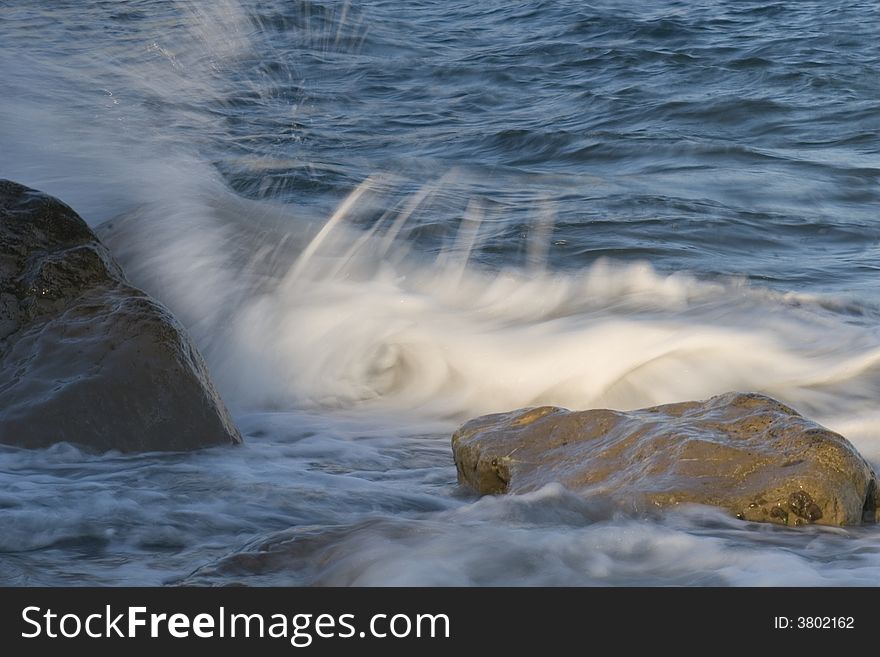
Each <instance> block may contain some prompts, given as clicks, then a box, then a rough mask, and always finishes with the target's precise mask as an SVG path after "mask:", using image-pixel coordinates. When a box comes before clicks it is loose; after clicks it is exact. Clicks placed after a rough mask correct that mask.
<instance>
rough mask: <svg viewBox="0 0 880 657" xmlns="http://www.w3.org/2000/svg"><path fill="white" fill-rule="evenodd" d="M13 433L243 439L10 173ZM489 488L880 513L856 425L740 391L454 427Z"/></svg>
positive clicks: (752, 515) (187, 345)
mask: <svg viewBox="0 0 880 657" xmlns="http://www.w3.org/2000/svg"><path fill="white" fill-rule="evenodd" d="M0 409H2V411H0V443H3V444H7V445H14V446H18V447H25V448H42V447H47V446H50V445H52V444H55V443H59V442H69V443H73V444H76V445H79V446H80V447H83V448H86V449H89V450H94V451H98V452H104V451H109V450H117V451H120V452H137V451H181V450H191V449H197V448H202V447H209V446H215V445H235V444H239V443H241V442H242V438H241V434H240V432H239V430H238V429H237V428H236V426H235V424H234V422H233V420H232V417H231V416H230V413H229V411H228V410H227V408H226V406H225V404H224V402H223V400H222V399H221V398H220V395H219V394H218V392H217V390H216V388H215V386H214V384H213V382H212V381H211V378H210V375H209V373H208V370H207V367H206V366H205V363H204V361H203V359H202V357H201V355H200V354H199V351H198V349H197V348H196V346H195V345H194V344H193V342H192V340H191V339H190V337H189V336H188V335H187V333H186V331H185V329H184V328H183V326H182V325H181V324H180V323H179V322H178V321H177V320H176V319H175V318H174V317H173V316H172V315H171V313H170V312H169V311H168V310H167V309H166V308H165V307H164V306H163V305H162V304H161V303H159V302H158V301H156V300H155V299H153V298H151V297H150V296H149V295H147V294H146V293H144V292H143V291H141V290H139V289H138V288H136V287H134V286H132V285H131V284H130V283H129V282H128V280H127V279H126V278H125V275H124V273H123V271H122V268H121V267H120V266H119V264H118V263H117V262H116V260H115V259H114V257H113V255H112V254H111V253H110V252H109V251H108V249H107V248H106V247H105V245H104V244H103V243H102V242H101V241H100V239H99V238H98V237H97V236H96V235H95V233H94V232H93V231H92V230H91V229H90V228H89V227H88V225H87V224H86V222H85V221H83V219H82V218H81V217H79V215H77V214H76V212H74V210H72V209H71V208H70V207H69V206H67V205H65V204H64V203H63V202H61V201H59V200H58V199H56V198H53V197H51V196H49V195H47V194H44V193H42V192H39V191H37V190H34V189H30V188H28V187H25V186H23V185H20V184H18V183H14V182H11V181H5V180H4V181H0ZM452 450H453V456H454V460H455V464H456V468H457V472H458V480H459V482H460V483H461V484H462V485H464V486H466V487H469V488H471V489H473V490H474V491H476V492H477V493H480V494H499V493H524V492H529V491H534V490H537V489H539V488H541V487H542V486H544V485H546V484H548V483H551V482H558V483H561V484H563V485H564V486H566V487H567V488H569V489H571V490H574V491H578V492H581V493H583V494H584V495H586V496H588V497H589V496H596V497H602V498H603V499H610V500H612V501H613V503H614V504H615V505H616V506H617V508H620V509H622V510H624V511H630V512H636V513H644V512H646V511H649V510H653V509H657V508H664V507H668V506H674V505H678V504H688V503H695V504H707V505H712V506H717V507H721V508H724V509H727V510H728V511H730V512H731V513H732V514H734V515H735V516H736V517H738V518H741V519H743V520H747V521H759V522H771V523H776V524H783V525H790V526H797V525H807V524H822V525H836V526H844V525H855V524H860V523H863V522H864V523H875V522H877V521H878V520H880V518H878V506H880V505H878V502H880V486H878V482H877V476H876V474H875V473H874V471H873V469H872V468H871V466H870V465H869V464H868V463H867V461H865V459H864V458H863V457H862V456H861V455H860V454H859V453H858V452H857V450H856V449H855V447H853V446H852V444H850V443H849V441H847V440H846V439H845V438H844V437H843V436H840V435H839V434H836V433H834V432H832V431H829V430H828V429H826V428H824V427H821V426H820V425H818V424H816V423H814V422H812V421H811V420H809V419H807V418H804V417H803V416H801V415H800V414H798V413H797V412H796V411H794V410H793V409H791V408H789V407H787V406H785V405H784V404H781V403H779V402H777V401H776V400H773V399H771V398H769V397H765V396H763V395H759V394H754V393H729V394H727V395H722V396H720V397H714V398H712V399H709V400H706V401H701V402H700V401H694V402H681V403H676V404H667V405H664V406H656V407H652V408H646V409H641V410H637V411H631V412H619V411H612V410H588V411H579V412H572V411H568V410H566V409H561V408H557V407H552V406H545V407H539V408H529V409H520V410H517V411H512V412H509V413H499V414H494V415H487V416H483V417H479V418H476V419H473V420H471V421H469V422H467V423H466V424H464V425H463V426H462V427H461V428H460V429H459V430H458V431H457V432H455V434H454V435H453V437H452Z"/></svg>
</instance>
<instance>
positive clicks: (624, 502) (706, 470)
mask: <svg viewBox="0 0 880 657" xmlns="http://www.w3.org/2000/svg"><path fill="white" fill-rule="evenodd" d="M452 449H453V453H454V456H455V464H456V467H457V469H458V479H459V482H460V483H462V484H464V485H467V486H469V487H471V488H473V489H474V490H475V491H477V492H479V493H523V492H527V491H531V490H535V489H537V488H540V487H541V486H543V485H544V484H546V483H549V482H559V483H561V484H563V485H565V486H566V487H568V488H571V489H573V490H577V491H581V492H583V493H584V494H585V495H602V496H607V497H610V498H611V499H613V500H615V501H616V502H617V503H618V504H619V505H620V506H621V507H623V508H626V509H629V510H634V511H645V510H648V509H651V508H655V507H665V506H670V505H675V504H681V503H698V504H710V505H713V506H719V507H723V508H725V509H728V510H729V511H730V512H731V513H733V514H735V515H736V516H737V517H739V518H742V519H745V520H752V521H763V522H774V523H778V524H783V525H804V524H810V523H815V524H821V525H854V524H859V523H861V522H876V521H877V520H878V513H877V497H878V492H877V491H878V488H877V479H876V475H875V474H874V472H873V470H872V468H871V466H870V465H869V464H868V463H867V462H866V461H865V460H864V458H862V456H861V455H860V454H859V453H858V452H857V451H856V449H855V448H854V447H853V446H852V444H850V443H849V441H847V440H846V439H845V438H844V437H843V436H841V435H839V434H836V433H834V432H832V431H829V430H828V429H825V428H824V427H821V426H819V425H818V424H816V423H814V422H812V421H810V420H808V419H806V418H805V417H803V416H801V415H800V414H798V413H797V412H796V411H794V410H792V409H791V408H788V407H787V406H785V405H783V404H780V403H779V402H777V401H775V400H773V399H771V398H769V397H765V396H763V395H758V394H741V393H729V394H726V395H722V396H719V397H713V398H712V399H709V400H707V401H703V402H683V403H677V404H667V405H664V406H656V407H653V408H646V409H641V410H638V411H631V412H618V411H611V410H591V411H580V412H573V411H568V410H565V409H562V408H556V407H552V406H545V407H541V408H533V409H523V410H518V411H513V412H510V413H499V414H495V415H486V416H483V417H479V418H476V419H474V420H471V421H470V422H468V423H466V424H465V425H464V426H462V427H461V428H460V429H459V430H458V431H457V432H456V433H455V434H454V435H453V437H452Z"/></svg>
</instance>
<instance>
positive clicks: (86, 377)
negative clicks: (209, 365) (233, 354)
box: [0, 181, 241, 452]
mask: <svg viewBox="0 0 880 657" xmlns="http://www.w3.org/2000/svg"><path fill="white" fill-rule="evenodd" d="M62 441H67V442H71V443H76V444H79V445H83V446H85V447H88V448H92V449H96V450H100V451H105V450H110V449H117V450H120V451H125V452H130V451H142V450H143V451H148V450H186V449H194V448H198V447H205V446H209V445H220V444H233V443H239V442H241V436H240V434H239V432H238V430H237V429H236V428H235V425H234V424H233V422H232V420H231V418H230V416H229V413H228V411H227V410H226V407H225V406H224V404H223V402H222V400H221V399H220V397H219V395H218V394H217V391H216V390H215V389H214V386H213V384H212V383H211V380H210V377H209V375H208V372H207V369H206V368H205V364H204V362H203V361H202V358H201V356H200V355H199V353H198V351H197V350H196V348H195V346H194V345H193V344H192V342H191V341H190V339H189V337H188V336H187V335H186V332H185V331H184V329H183V327H182V326H180V324H179V323H178V322H177V321H176V320H175V319H174V318H173V317H172V316H171V314H170V313H169V312H168V310H166V309H165V308H164V307H163V306H162V305H161V304H159V303H158V302H156V301H155V300H153V299H152V298H150V297H149V296H147V295H146V294H145V293H143V292H142V291H140V290H138V289H136V288H134V287H132V286H131V285H129V284H128V283H127V282H126V280H125V277H124V275H123V273H122V270H121V269H120V267H119V265H118V264H117V263H116V262H115V260H114V259H113V257H112V256H111V255H110V253H109V252H108V251H107V249H106V248H105V247H104V245H103V244H101V242H100V241H99V240H98V238H97V237H96V236H95V235H94V233H92V231H91V230H90V229H89V227H88V226H87V225H86V223H85V222H84V221H83V220H82V219H81V218H80V217H79V216H78V215H77V214H76V213H75V212H74V211H73V210H72V209H71V208H69V207H68V206H67V205H65V204H64V203H62V202H60V201H58V200H57V199H55V198H53V197H51V196H48V195H46V194H43V193H41V192H38V191H35V190H33V189H29V188H27V187H24V186H22V185H19V184H17V183H13V182H10V181H0V443H5V444H10V445H18V446H22V447H45V446H48V445H51V444H53V443H57V442H62Z"/></svg>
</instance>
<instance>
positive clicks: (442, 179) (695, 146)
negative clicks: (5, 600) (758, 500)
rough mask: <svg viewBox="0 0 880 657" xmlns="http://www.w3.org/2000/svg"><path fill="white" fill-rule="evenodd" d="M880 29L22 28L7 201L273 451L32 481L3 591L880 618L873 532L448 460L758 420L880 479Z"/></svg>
mask: <svg viewBox="0 0 880 657" xmlns="http://www.w3.org/2000/svg"><path fill="white" fill-rule="evenodd" d="M878 33H880V5H877V4H876V3H867V2H865V3H862V2H843V1H841V0H823V2H817V1H812V0H801V1H798V2H794V1H780V2H749V1H733V0H728V1H725V0H698V1H696V2H673V1H671V0H660V1H658V2H651V3H647V2H636V1H634V0H623V1H616V2H605V1H597V2H589V3H586V2H580V1H578V2H575V1H573V0H556V1H553V2H549V1H540V0H519V1H509V0H507V1H504V2H501V1H500V0H486V1H484V2H480V3H473V2H460V1H458V0H450V1H449V2H426V1H422V0H416V1H407V2H403V1H401V0H362V1H359V2H348V1H347V0H318V1H306V0H302V1H289V0H217V1H214V2H210V3H208V2H185V1H172V0H113V1H109V0H108V1H96V2H89V3H83V2H79V1H74V0H52V1H51V2H48V1H47V2H32V1H29V0H2V1H0V89H2V93H0V177H4V178H10V179H13V180H16V181H19V182H22V183H24V184H27V185H30V186H33V187H37V188H39V189H42V190H45V191H47V192H49V193H52V194H54V195H57V196H59V197H60V198H62V199H63V200H65V201H66V202H68V203H69V204H70V205H72V206H73V207H74V208H75V209H76V210H77V211H78V212H79V213H80V214H81V215H82V216H83V217H84V218H85V219H86V220H87V221H88V222H89V223H90V224H91V225H92V226H93V227H95V229H96V230H97V231H98V232H99V233H100V234H101V235H102V237H103V238H104V239H105V240H106V241H107V243H108V244H109V245H110V246H111V247H112V249H113V251H114V253H116V255H117V257H118V258H119V260H120V262H121V263H122V265H123V266H124V268H125V270H126V272H127V273H128V275H129V277H130V278H131V279H132V281H133V282H134V283H136V284H137V285H139V286H141V287H143V288H144V289H146V290H147V291H149V292H150V293H152V294H153V295H154V296H156V297H157V298H158V299H160V300H161V301H163V302H164V303H165V304H167V305H168V306H169V307H170V308H171V309H172V310H173V311H174V312H175V314H176V315H177V316H178V317H179V318H180V319H181V320H182V321H183V322H184V323H185V324H186V326H187V327H188V329H189V330H190V332H191V334H192V335H193V337H194V339H195V340H196V342H197V344H198V345H199V347H200V348H201V350H202V352H203V354H204V355H205V357H206V359H207V361H208V364H209V367H210V369H211V372H212V374H213V376H214V378H215V381H216V383H217V385H218V387H219V389H220V390H221V393H222V394H223V396H224V398H225V400H226V402H227V404H228V405H229V407H230V409H231V410H232V412H233V414H234V416H235V419H236V421H237V422H238V424H239V426H240V427H241V430H242V433H243V434H244V436H245V441H246V442H245V445H244V446H243V447H241V448H237V449H209V450H204V451H201V452H196V453H187V454H140V455H120V454H113V453H111V454H106V455H94V454H90V453H87V452H83V451H81V450H79V449H78V448H76V447H73V446H71V445H57V446H55V447H52V448H50V449H46V450H37V451H27V450H19V449H15V448H9V447H2V448H0V524H2V527H3V532H2V533H0V583H2V584H6V585H13V584H20V585H77V584H100V585H118V584H134V585H160V584H179V583H189V584H233V583H244V584H257V585H263V584H276V585H280V584H302V585H308V584H319V585H325V584H327V585H386V584H388V585H450V584H453V585H557V584H565V585H632V584H637V585H669V584H675V585H734V586H737V585H798V586H822V585H847V586H849V585H876V584H877V583H878V582H880V529H878V528H875V527H856V528H847V529H829V528H815V527H812V528H804V529H798V530H792V529H786V528H780V527H775V526H767V525H757V524H749V523H744V522H740V521H737V520H735V519H733V518H730V517H728V516H727V515H725V514H724V513H721V512H719V511H717V510H714V509H710V508H706V507H687V508H679V509H674V510H670V511H669V512H666V513H662V514H659V515H657V516H651V517H637V516H631V515H630V516H628V515H624V514H620V513H618V512H615V511H613V510H611V509H608V508H606V507H605V506H604V505H602V504H600V503H598V502H595V501H591V500H585V499H582V498H580V497H578V496H577V495H575V494H573V493H571V492H569V491H566V490H564V489H563V488H561V487H559V486H554V485H550V486H547V487H546V488H544V489H542V490H541V491H538V492H536V493H533V494H529V495H523V496H510V497H487V498H483V499H477V498H476V497H475V496H473V495H470V494H468V493H467V492H466V491H463V490H461V489H460V488H459V487H458V486H457V484H456V477H455V467H454V465H453V462H452V454H451V450H450V445H449V439H450V436H451V433H452V431H454V429H455V428H456V427H457V426H458V425H459V424H460V423H461V422H463V421H465V420H467V419H468V418H470V417H473V416H476V415H479V414H483V413H488V412H495V411H502V410H510V409H512V408H517V407H521V406H527V405H535V404H544V403H552V404H557V405H562V406H566V407H569V408H577V409H587V408H599V407H611V408H619V409H631V408H639V407H643V406H646V405H651V404H657V403H664V402H672V401H681V400H685V399H703V398H707V397H710V396H712V395H715V394H719V393H723V392H726V391H729V390H744V391H748V390H754V391H760V392H764V393H766V394H769V395H772V396H774V397H776V398H778V399H780V400H781V401H784V402H785V403H787V404H789V405H791V406H794V407H795V408H797V409H798V410H800V411H801V412H803V413H804V414H806V415H808V416H810V417H812V418H814V419H816V420H818V421H819V422H821V423H823V424H825V425H826V426H828V427H830V428H832V429H834V430H836V431H839V432H841V433H843V434H844V435H845V436H847V437H848V438H849V439H850V440H851V441H852V442H853V443H854V444H855V445H856V446H857V447H858V449H859V450H860V451H861V452H862V453H863V454H864V455H865V456H866V458H868V459H869V460H870V461H871V462H872V463H873V464H874V465H875V467H877V466H880V409H878V404H877V400H878V398H880V330H878V319H880V261H878V257H880V219H878V208H880V185H878V183H880V76H878V74H877V71H878V70H880V42H878V40H877V38H876V35H877V34H878ZM0 413H2V409H0Z"/></svg>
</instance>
